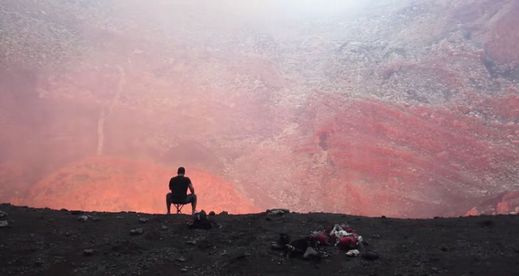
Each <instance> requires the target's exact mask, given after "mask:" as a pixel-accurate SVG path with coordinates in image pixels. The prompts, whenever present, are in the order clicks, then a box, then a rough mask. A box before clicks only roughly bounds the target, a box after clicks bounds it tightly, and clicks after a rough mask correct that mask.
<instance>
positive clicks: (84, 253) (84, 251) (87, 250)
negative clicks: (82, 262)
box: [83, 248, 94, 256]
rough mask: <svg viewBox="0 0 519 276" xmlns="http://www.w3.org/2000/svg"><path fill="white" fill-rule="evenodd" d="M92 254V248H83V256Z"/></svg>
mask: <svg viewBox="0 0 519 276" xmlns="http://www.w3.org/2000/svg"><path fill="white" fill-rule="evenodd" d="M92 255H94V249H91V248H88V249H85V250H83V256H92Z"/></svg>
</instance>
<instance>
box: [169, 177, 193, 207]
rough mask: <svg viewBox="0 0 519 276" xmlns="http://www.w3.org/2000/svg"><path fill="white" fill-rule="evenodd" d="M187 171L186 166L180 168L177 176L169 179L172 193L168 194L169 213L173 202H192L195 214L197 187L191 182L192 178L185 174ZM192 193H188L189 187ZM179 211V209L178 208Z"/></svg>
mask: <svg viewBox="0 0 519 276" xmlns="http://www.w3.org/2000/svg"><path fill="white" fill-rule="evenodd" d="M185 173H186V169H184V167H180V168H178V171H177V174H178V175H177V176H175V177H172V178H171V180H169V190H171V193H168V194H167V195H166V206H167V208H168V215H169V214H170V213H171V212H170V209H171V204H188V203H191V208H192V212H193V214H194V213H195V210H196V195H195V189H194V188H193V183H191V179H189V177H186V176H184V174H185ZM188 188H189V191H190V192H191V194H189V195H188V194H187V189H188ZM177 213H178V210H177Z"/></svg>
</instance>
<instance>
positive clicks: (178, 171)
mask: <svg viewBox="0 0 519 276" xmlns="http://www.w3.org/2000/svg"><path fill="white" fill-rule="evenodd" d="M185 173H186V169H184V167H179V168H178V170H177V174H185Z"/></svg>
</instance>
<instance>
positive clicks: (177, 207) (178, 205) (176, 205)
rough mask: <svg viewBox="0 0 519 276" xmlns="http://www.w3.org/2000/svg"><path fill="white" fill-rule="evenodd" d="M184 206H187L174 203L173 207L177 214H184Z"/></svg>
mask: <svg viewBox="0 0 519 276" xmlns="http://www.w3.org/2000/svg"><path fill="white" fill-rule="evenodd" d="M184 205H186V204H185V203H175V202H173V206H175V209H176V210H177V214H182V207H184Z"/></svg>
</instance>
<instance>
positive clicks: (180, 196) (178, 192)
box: [169, 175, 191, 202]
mask: <svg viewBox="0 0 519 276" xmlns="http://www.w3.org/2000/svg"><path fill="white" fill-rule="evenodd" d="M189 184H191V179H189V177H185V176H183V175H177V176H175V177H172V178H171V179H170V180H169V189H170V190H171V192H172V193H173V201H175V202H184V201H185V200H186V196H187V188H188V187H189Z"/></svg>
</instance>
